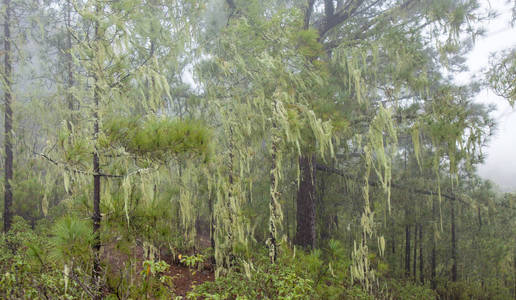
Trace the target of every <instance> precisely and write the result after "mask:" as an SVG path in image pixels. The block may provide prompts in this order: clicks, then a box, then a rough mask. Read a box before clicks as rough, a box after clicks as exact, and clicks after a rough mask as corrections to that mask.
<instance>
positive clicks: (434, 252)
mask: <svg viewBox="0 0 516 300" xmlns="http://www.w3.org/2000/svg"><path fill="white" fill-rule="evenodd" d="M435 210H436V207H435V199H434V197H432V225H433V227H432V266H431V269H432V272H431V273H432V274H431V286H432V289H433V290H435V289H437V281H436V256H435V255H436V251H435V247H436V241H435V234H436V232H435V230H436V228H435V227H436V223H435V222H436V220H435V214H436V212H435Z"/></svg>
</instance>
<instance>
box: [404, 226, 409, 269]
mask: <svg viewBox="0 0 516 300" xmlns="http://www.w3.org/2000/svg"><path fill="white" fill-rule="evenodd" d="M405 277H407V278H409V277H410V225H408V224H406V225H405Z"/></svg>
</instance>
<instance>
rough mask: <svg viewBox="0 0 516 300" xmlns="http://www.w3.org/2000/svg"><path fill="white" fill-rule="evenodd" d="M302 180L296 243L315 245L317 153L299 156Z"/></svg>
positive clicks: (302, 245) (299, 194) (299, 193)
mask: <svg viewBox="0 0 516 300" xmlns="http://www.w3.org/2000/svg"><path fill="white" fill-rule="evenodd" d="M299 168H300V172H301V174H300V182H299V188H298V191H297V213H296V221H297V227H296V236H295V238H294V244H296V245H299V246H301V247H304V248H310V249H313V248H314V247H315V155H312V156H311V157H310V156H301V157H300V158H299Z"/></svg>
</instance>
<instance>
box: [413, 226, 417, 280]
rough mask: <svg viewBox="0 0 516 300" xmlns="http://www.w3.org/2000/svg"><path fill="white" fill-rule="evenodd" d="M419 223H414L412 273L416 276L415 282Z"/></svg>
mask: <svg viewBox="0 0 516 300" xmlns="http://www.w3.org/2000/svg"><path fill="white" fill-rule="evenodd" d="M417 243H418V240H417V223H416V224H414V254H413V258H412V274H413V276H414V282H415V281H416V280H417V274H416V272H417V246H418V245H417Z"/></svg>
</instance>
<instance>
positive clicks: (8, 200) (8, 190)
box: [4, 0, 13, 233]
mask: <svg viewBox="0 0 516 300" xmlns="http://www.w3.org/2000/svg"><path fill="white" fill-rule="evenodd" d="M4 7H5V20H4V22H5V23H4V51H5V52H4V82H5V86H4V97H5V98H4V99H5V100H4V101H5V112H4V130H5V135H4V139H5V169H4V172H5V174H4V180H5V183H4V185H5V190H4V232H5V233H7V232H8V231H9V230H10V229H11V223H12V217H13V216H12V211H11V207H12V203H13V191H12V186H11V182H12V179H13V145H12V138H13V134H12V126H13V111H12V107H11V104H12V90H11V88H12V65H11V28H10V26H11V24H10V22H11V2H10V0H4Z"/></svg>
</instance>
